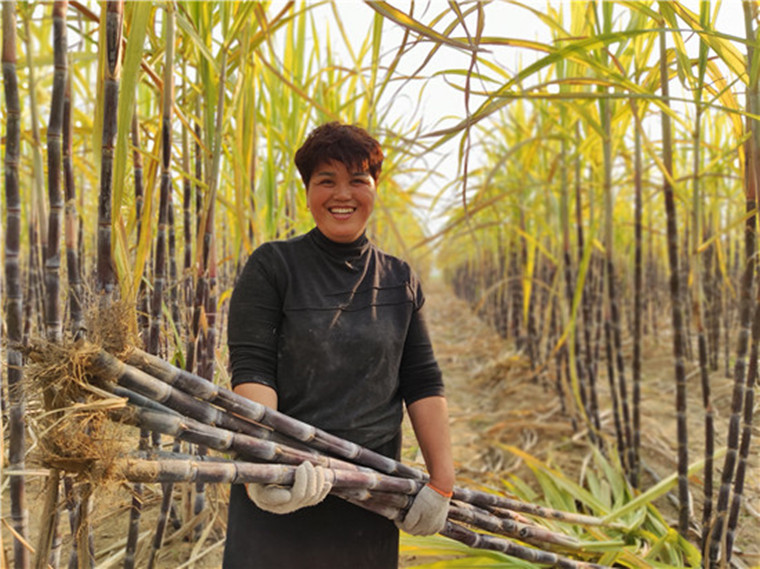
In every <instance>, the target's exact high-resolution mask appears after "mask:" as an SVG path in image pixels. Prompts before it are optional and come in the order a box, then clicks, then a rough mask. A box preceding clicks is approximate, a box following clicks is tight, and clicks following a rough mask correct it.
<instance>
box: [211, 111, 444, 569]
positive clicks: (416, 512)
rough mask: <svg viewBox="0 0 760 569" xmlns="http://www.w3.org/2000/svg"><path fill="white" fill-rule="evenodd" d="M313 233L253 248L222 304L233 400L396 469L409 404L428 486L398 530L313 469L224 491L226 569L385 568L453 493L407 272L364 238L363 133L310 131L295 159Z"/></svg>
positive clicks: (372, 159) (437, 377)
mask: <svg viewBox="0 0 760 569" xmlns="http://www.w3.org/2000/svg"><path fill="white" fill-rule="evenodd" d="M295 161H296V165H297V167H298V171H299V173H300V174H301V178H302V179H303V182H304V185H305V186H306V188H307V200H308V205H309V209H310V211H311V214H312V216H313V218H314V221H315V223H316V227H315V228H314V229H312V230H311V231H309V232H308V233H306V234H305V235H300V236H298V237H294V238H292V239H289V240H286V241H274V242H269V243H264V244H263V245H261V246H260V247H259V248H258V249H256V250H255V251H254V252H253V254H252V255H251V257H250V258H249V260H248V262H247V263H246V266H245V268H244V270H243V272H242V274H241V275H240V278H239V280H238V282H237V284H236V285H235V288H234V291H233V294H232V298H231V300H230V311H229V313H230V319H229V327H228V341H229V347H230V364H231V369H232V385H233V386H234V390H235V391H236V392H237V393H238V394H240V395H242V396H244V397H248V398H250V399H253V400H254V401H257V402H259V403H262V404H264V405H268V406H270V407H273V408H276V409H277V410H279V411H282V412H284V413H286V414H287V415H290V416H291V417H294V418H296V419H299V420H301V421H304V422H306V423H308V424H311V425H313V426H316V427H318V428H321V429H324V430H325V431H327V432H329V433H331V434H334V435H336V436H339V437H341V438H344V439H348V440H350V441H352V442H354V443H357V444H359V445H361V446H363V447H365V448H368V449H370V450H373V451H375V452H379V453H381V454H383V455H385V456H388V457H392V458H398V457H399V455H400V450H401V419H402V416H403V405H404V404H406V406H407V410H408V412H409V417H410V419H411V422H412V426H413V427H414V431H415V435H416V437H417V440H418V443H419V446H420V449H421V450H422V454H423V456H424V458H425V464H426V466H427V468H428V471H429V473H430V482H429V484H428V485H426V486H424V487H423V488H422V490H420V492H419V494H418V495H417V497H416V498H415V499H414V501H413V502H412V505H411V507H410V508H409V511H408V512H407V513H406V515H405V517H403V519H397V520H395V522H396V524H394V522H393V521H391V520H388V519H386V518H384V517H382V516H380V515H378V514H375V513H372V512H370V511H368V510H364V509H363V508H360V507H358V506H356V505H353V504H351V503H349V502H346V501H343V500H342V499H340V498H338V497H336V496H330V495H328V494H329V492H330V489H331V488H330V482H329V481H328V480H329V477H327V476H325V473H324V471H323V469H322V467H321V466H312V465H311V464H309V463H304V464H302V465H301V466H299V467H298V470H297V475H296V478H295V482H294V484H293V486H292V487H280V486H273V485H261V484H248V485H247V488H244V487H243V486H241V485H239V484H238V485H233V486H232V489H231V492H230V506H229V522H228V532H227V542H226V546H225V555H224V567H225V568H227V569H230V568H238V567H240V568H242V567H251V566H256V567H257V568H259V569H274V568H288V569H289V568H292V567H312V568H325V569H327V568H329V569H341V568H343V569H354V568H356V567H362V568H364V569H372V568H375V569H393V568H395V567H397V566H398V537H399V534H398V529H397V527H396V525H398V526H399V527H401V528H402V529H404V531H406V532H408V533H412V534H417V535H427V534H434V533H437V532H438V531H440V530H441V529H442V528H443V527H444V524H445V523H446V516H447V513H448V506H449V499H450V497H451V492H452V489H453V487H454V467H453V461H452V456H451V448H450V442H449V432H448V414H447V407H446V399H445V398H444V396H443V382H442V378H441V372H440V369H439V367H438V363H437V362H436V360H435V357H434V355H433V349H432V346H431V342H430V338H429V336H428V331H427V326H426V324H425V320H424V318H423V314H422V305H423V303H424V296H423V294H422V290H421V288H420V284H419V281H418V280H417V277H416V276H415V275H414V273H413V272H412V270H411V268H410V267H409V265H408V264H407V263H406V262H404V261H402V260H400V259H398V258H396V257H393V256H391V255H388V254H387V253H384V252H383V251H381V250H379V249H378V248H377V247H376V246H375V245H374V244H373V243H371V242H370V241H369V239H368V238H367V236H366V234H365V230H366V227H367V222H368V221H369V218H370V215H371V214H372V209H373V206H374V201H375V196H376V183H377V179H378V177H379V175H380V171H381V168H382V162H383V153H382V150H381V149H380V145H379V144H378V142H377V141H376V140H375V139H374V138H373V137H371V136H370V135H369V134H368V133H367V132H366V131H364V130H363V129H361V128H358V127H355V126H350V125H343V124H339V123H335V122H333V123H327V124H325V125H322V126H320V127H317V128H316V129H315V130H314V131H313V132H312V133H311V134H310V135H309V137H308V138H307V140H306V142H305V143H304V144H303V146H302V147H301V148H300V149H299V150H298V152H297V153H296V158H295Z"/></svg>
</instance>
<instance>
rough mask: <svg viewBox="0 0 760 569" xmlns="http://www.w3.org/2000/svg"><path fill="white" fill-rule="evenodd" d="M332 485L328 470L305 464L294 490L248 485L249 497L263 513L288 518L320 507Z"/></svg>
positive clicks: (295, 481) (299, 473)
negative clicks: (327, 475)
mask: <svg viewBox="0 0 760 569" xmlns="http://www.w3.org/2000/svg"><path fill="white" fill-rule="evenodd" d="M331 488H332V483H331V482H329V481H328V480H327V477H326V476H325V470H324V468H322V467H321V466H314V465H313V464H312V463H310V462H302V463H301V464H300V465H299V466H298V468H296V470H295V479H294V481H293V486H292V487H290V488H287V487H285V486H280V485H279V484H258V483H256V482H251V483H249V484H246V485H245V489H246V491H247V492H248V497H249V498H250V499H251V500H252V501H253V503H254V504H256V505H257V506H258V507H259V508H261V509H262V510H266V511H267V512H272V513H273V514H289V513H291V512H295V511H296V510H300V509H301V508H305V507H307V506H314V505H315V504H319V503H320V502H321V501H322V500H324V499H325V497H326V496H327V495H328V494H329V493H330V489H331Z"/></svg>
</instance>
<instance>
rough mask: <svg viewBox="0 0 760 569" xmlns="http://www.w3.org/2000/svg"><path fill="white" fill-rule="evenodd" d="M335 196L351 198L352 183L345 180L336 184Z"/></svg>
mask: <svg viewBox="0 0 760 569" xmlns="http://www.w3.org/2000/svg"><path fill="white" fill-rule="evenodd" d="M335 197H340V198H343V199H349V198H350V197H351V185H350V184H348V183H345V182H339V183H337V184H335Z"/></svg>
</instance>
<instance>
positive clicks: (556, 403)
mask: <svg viewBox="0 0 760 569" xmlns="http://www.w3.org/2000/svg"><path fill="white" fill-rule="evenodd" d="M427 296H428V304H427V308H426V310H427V316H428V322H429V325H430V327H431V334H432V337H433V342H434V345H435V350H436V355H437V357H438V360H439V363H440V365H441V367H442V369H443V372H444V376H445V380H446V384H447V395H448V399H449V406H450V414H451V426H452V437H453V444H454V455H455V460H456V465H457V476H458V481H459V484H461V485H464V486H467V485H470V484H476V485H477V484H485V485H488V486H491V487H494V488H499V487H501V484H502V483H501V480H503V479H504V478H505V477H507V476H508V475H515V476H519V477H520V478H521V479H524V480H525V481H526V482H528V483H531V480H532V475H531V474H530V471H529V469H528V468H527V467H526V466H525V464H524V463H523V462H522V461H521V460H520V459H519V458H517V457H516V456H515V455H513V454H512V453H509V452H508V451H506V450H504V446H505V445H513V446H516V447H519V448H520V449H522V450H524V451H526V452H528V453H530V454H532V455H533V456H535V457H537V458H539V459H541V460H543V461H546V462H548V463H550V464H551V465H553V466H554V467H556V468H557V469H559V470H560V471H562V472H563V473H564V474H565V475H566V476H567V477H569V478H571V479H577V477H576V474H577V473H578V472H579V471H580V469H581V465H582V462H583V460H584V458H585V456H586V455H587V453H588V445H587V443H586V442H585V437H584V436H583V435H582V434H578V433H577V432H576V431H575V430H574V429H573V426H572V424H571V422H570V420H569V419H568V418H567V416H566V415H564V414H563V413H562V408H561V404H560V400H559V398H558V397H557V395H556V392H555V390H554V388H553V386H551V385H549V384H548V382H547V381H545V380H536V378H535V377H534V374H533V373H532V372H531V371H530V369H529V365H528V363H527V362H526V360H525V358H524V357H523V356H522V355H520V354H518V353H517V352H516V351H515V350H514V347H513V346H512V345H511V343H509V342H505V341H504V340H502V338H500V337H499V336H498V334H496V333H495V332H494V331H493V330H491V329H490V328H489V327H488V326H487V325H486V324H484V323H483V321H482V320H480V319H479V318H478V317H477V316H476V315H474V314H473V313H472V311H471V310H470V309H469V307H468V306H467V305H466V303H464V302H463V301H461V300H459V299H456V298H455V297H454V296H453V295H452V293H451V292H450V291H449V290H448V289H445V288H443V287H441V286H438V285H435V284H431V285H429V286H428V290H427ZM669 346H670V343H669V342H668V341H667V340H666V339H661V340H660V341H659V342H652V343H651V344H649V345H647V346H646V348H645V352H644V357H645V367H644V374H643V378H644V379H643V393H642V399H643V408H642V432H643V436H642V451H643V460H644V463H645V466H646V467H647V468H648V470H647V473H646V474H645V475H644V485H645V486H646V485H649V484H652V483H653V482H654V480H655V479H656V478H657V477H665V476H668V475H670V474H671V473H673V472H674V471H675V469H676V434H675V433H676V426H675V412H674V401H675V394H674V380H673V365H672V359H671V357H670V353H669V350H670V347H669ZM628 373H629V374H630V371H628ZM722 376H723V374H715V376H714V378H713V394H714V404H715V407H716V411H717V415H718V427H717V428H718V440H717V444H718V445H719V446H720V445H723V444H725V438H726V433H727V428H726V425H727V420H728V409H729V408H730V402H731V392H732V382H731V381H730V380H729V379H726V378H724V377H722ZM689 381H690V384H689V385H690V387H689V415H688V421H689V431H690V447H691V451H690V453H691V454H690V461H696V460H698V459H700V458H701V457H702V445H703V441H702V439H703V436H702V430H703V412H702V409H701V395H700V390H699V386H698V384H697V383H696V377H692V378H691V379H690V380H689ZM602 383H603V382H602ZM600 389H601V391H602V394H601V396H602V398H603V399H604V398H605V395H604V393H605V392H606V388H605V386H603V385H600ZM602 409H609V405H608V404H607V403H606V402H604V401H603V403H602ZM602 418H603V428H604V430H605V432H606V433H608V434H609V435H610V436H612V433H613V427H612V419H611V415H610V413H609V412H605V413H604V414H603V416H602ZM758 424H760V421H755V425H756V426H755V429H754V434H753V436H754V437H755V438H754V439H753V441H754V442H755V444H754V445H753V446H754V447H755V448H758V444H760V442H758V440H760V427H759V426H758ZM410 439H411V437H409V436H407V437H406V441H407V447H406V449H405V459H406V460H409V461H414V460H415V459H416V458H417V457H416V456H415V452H414V447H413V446H412V441H411V440H410ZM718 464H719V465H721V464H722V459H721V460H719V461H718ZM6 479H7V477H6ZM28 479H29V481H30V482H29V487H28V490H27V499H28V501H29V512H30V514H29V515H30V527H31V534H32V536H36V535H37V531H36V530H37V527H38V526H39V523H40V521H41V520H40V519H39V518H40V516H41V512H42V498H43V485H44V477H42V476H39V475H37V476H30V477H29V478H28ZM691 482H692V487H693V488H694V489H695V495H694V503H695V507H696V508H697V510H698V509H699V507H700V506H699V505H700V504H701V501H702V496H701V493H700V491H699V488H700V483H701V474H700V475H698V476H695V477H694V478H693V479H692V481H691ZM745 492H746V494H747V499H746V501H745V503H746V507H745V508H744V509H743V511H742V516H741V521H740V531H739V535H738V539H737V551H736V553H735V559H736V560H737V562H739V563H741V565H742V566H747V567H752V566H756V567H757V566H760V538H758V536H760V515H759V514H758V513H757V512H758V510H760V467H759V466H758V453H757V452H756V451H755V452H753V453H752V461H751V470H750V472H749V473H748V476H747V483H746V490H745ZM175 495H176V496H178V497H179V500H178V506H177V507H178V510H179V512H180V515H181V518H182V519H185V520H187V519H189V518H190V516H189V515H188V514H187V512H188V511H189V508H190V503H191V500H192V496H191V495H190V494H189V490H182V489H175ZM227 496H228V492H227V488H226V486H224V485H216V486H210V487H208V500H207V505H208V506H207V508H206V510H204V514H203V518H204V522H205V524H204V528H205V529H204V530H203V534H202V535H201V536H200V538H194V537H191V536H189V535H188V533H189V530H190V528H191V525H193V524H187V523H186V524H184V525H183V526H180V527H179V528H173V527H170V528H169V530H168V532H167V536H168V537H167V540H166V542H165V543H164V546H163V547H162V548H161V552H160V554H159V556H158V562H157V565H156V566H157V567H160V568H171V569H178V568H182V567H195V568H197V569H216V568H219V567H220V566H221V554H222V549H223V543H224V541H223V540H224V532H225V520H226V502H227ZM130 501H131V494H130V493H129V491H128V489H127V488H126V486H116V487H114V486H109V487H107V488H100V489H96V492H95V502H94V510H93V512H92V516H91V518H92V524H93V529H94V543H95V551H96V555H97V567H99V568H102V569H104V568H106V567H121V566H122V564H123V550H124V542H125V539H126V534H127V527H128V514H127V512H128V509H129V504H130ZM160 501H161V489H160V488H159V487H158V486H151V487H149V488H148V489H147V493H146V495H145V496H144V507H143V509H144V513H143V521H142V523H141V540H140V547H139V551H138V563H137V567H146V566H147V559H148V554H149V550H150V547H151V541H152V539H153V535H154V528H155V523H156V516H157V512H158V509H159V504H160ZM657 505H658V507H660V509H661V511H662V512H663V513H664V514H665V515H666V517H667V519H668V520H671V521H674V520H675V508H674V507H673V505H672V503H671V501H670V499H669V498H668V497H665V498H662V499H661V500H660V501H659V502H658V503H657ZM2 508H3V510H2V511H3V528H2V530H3V534H2V540H3V541H2V545H3V550H4V554H5V557H6V559H9V558H10V557H12V547H11V542H12V538H11V534H10V532H9V530H8V523H9V521H10V517H9V514H8V493H7V483H6V485H5V486H4V487H3V504H2ZM697 514H698V512H697ZM696 519H698V517H697V518H696ZM67 525H68V524H66V526H67ZM35 539H36V537H35ZM62 540H63V542H62V548H61V551H62V559H63V563H62V565H65V564H66V561H67V559H68V554H69V551H70V550H71V536H70V534H69V531H68V527H65V529H64V530H63V538H62ZM34 545H35V544H34V543H32V544H30V546H31V547H33V546H34ZM421 561H422V560H421V559H415V558H414V557H412V556H410V555H403V556H402V560H401V564H402V566H403V567H413V566H414V565H416V564H417V563H419V562H421ZM426 561H429V559H426Z"/></svg>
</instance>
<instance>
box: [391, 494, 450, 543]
mask: <svg viewBox="0 0 760 569" xmlns="http://www.w3.org/2000/svg"><path fill="white" fill-rule="evenodd" d="M450 501H451V498H448V497H446V496H444V495H442V494H440V493H439V492H437V491H435V490H433V489H432V488H431V487H430V486H428V485H427V484H425V486H423V487H422V489H421V490H420V491H419V492H418V493H417V496H416V497H415V498H414V502H412V507H411V508H409V511H408V512H407V513H406V516H405V517H404V520H403V521H401V522H396V525H397V526H398V527H399V528H401V529H402V530H404V531H405V532H406V533H408V534H411V535H433V534H436V533H438V532H439V531H441V530H442V529H443V528H444V527H446V518H447V517H448V515H449V502H450Z"/></svg>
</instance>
